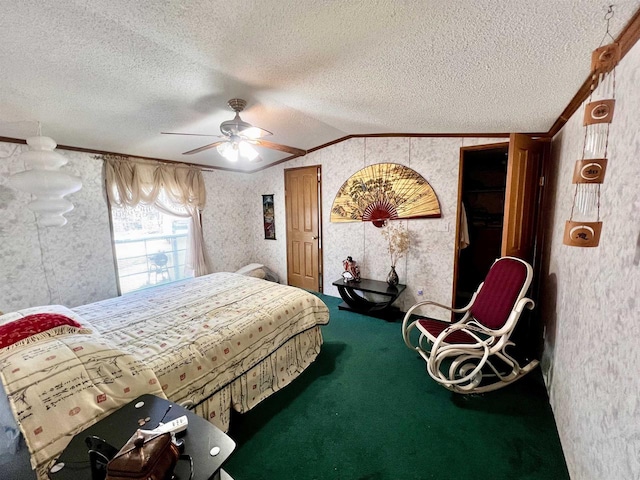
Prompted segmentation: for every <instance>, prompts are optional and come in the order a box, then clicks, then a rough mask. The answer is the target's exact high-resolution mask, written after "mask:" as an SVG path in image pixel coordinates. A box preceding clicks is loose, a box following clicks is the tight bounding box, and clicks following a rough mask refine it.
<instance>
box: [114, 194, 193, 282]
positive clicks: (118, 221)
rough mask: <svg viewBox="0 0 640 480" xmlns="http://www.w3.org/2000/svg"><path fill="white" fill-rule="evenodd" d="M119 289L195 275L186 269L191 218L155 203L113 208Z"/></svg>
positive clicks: (172, 280) (173, 280)
mask: <svg viewBox="0 0 640 480" xmlns="http://www.w3.org/2000/svg"><path fill="white" fill-rule="evenodd" d="M111 218H112V221H113V240H114V244H115V252H116V261H117V264H118V280H119V283H120V292H121V293H127V292H132V291H134V290H140V289H143V288H148V287H152V286H155V285H159V284H163V283H169V282H175V281H176V280H181V279H183V278H190V277H192V276H193V272H192V271H188V272H187V271H186V269H185V263H186V260H185V254H186V249H187V236H188V233H189V219H187V218H179V217H175V216H172V215H168V214H165V213H163V212H160V211H159V210H158V209H157V208H156V207H155V206H153V205H143V204H141V203H140V204H138V205H137V206H135V207H116V208H112V209H111Z"/></svg>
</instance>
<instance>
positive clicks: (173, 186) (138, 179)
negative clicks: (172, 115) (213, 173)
mask: <svg viewBox="0 0 640 480" xmlns="http://www.w3.org/2000/svg"><path fill="white" fill-rule="evenodd" d="M102 158H103V159H104V162H105V179H106V185H107V196H108V198H109V201H110V202H111V204H112V205H116V206H119V207H125V206H127V207H135V206H136V205H138V204H139V203H143V204H146V205H154V206H155V207H156V208H158V210H160V211H161V212H163V213H166V214H169V215H175V216H176V217H182V218H189V219H190V222H189V236H188V241H187V251H186V268H187V269H189V270H191V271H193V274H194V276H196V277H199V276H201V275H206V274H207V273H210V267H209V259H208V256H207V253H206V250H205V247H204V238H203V234H202V223H201V212H202V210H203V209H204V205H205V203H206V192H205V188H204V180H203V178H202V172H201V171H200V170H199V169H197V168H194V167H190V166H188V165H183V164H166V163H160V162H152V161H144V160H133V159H130V158H127V157H118V156H113V155H105V156H104V157H102Z"/></svg>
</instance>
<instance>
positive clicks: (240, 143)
mask: <svg viewBox="0 0 640 480" xmlns="http://www.w3.org/2000/svg"><path fill="white" fill-rule="evenodd" d="M227 104H228V105H229V107H231V109H232V110H233V111H234V112H236V116H235V117H234V118H233V120H227V121H225V122H222V123H221V124H220V131H221V132H222V135H206V134H199V133H174V132H161V133H162V134H164V135H193V136H197V137H218V138H222V139H223V140H218V141H217V142H213V143H210V144H208V145H204V146H202V147H198V148H195V149H193V150H189V151H188V152H184V153H183V155H193V154H194V153H200V152H203V151H205V150H209V149H210V148H214V147H215V148H216V150H217V151H218V153H219V154H220V155H222V156H223V157H224V158H226V159H227V160H229V161H232V162H236V161H237V160H238V158H239V157H243V158H247V159H249V160H250V161H254V160H261V158H260V155H259V154H258V151H257V150H256V149H255V148H253V145H256V146H259V147H265V148H270V149H272V150H278V151H280V152H285V153H290V154H292V155H297V156H302V155H305V154H306V153H307V152H306V150H302V149H300V148H295V147H289V146H287V145H281V144H279V143H273V142H268V141H267V140H263V139H262V137H266V136H268V135H272V133H271V132H269V131H268V130H265V129H264V128H260V127H254V126H253V125H251V124H250V123H247V122H245V121H244V120H242V119H241V118H240V112H241V111H242V110H244V108H245V107H246V106H247V102H246V101H245V100H242V99H241V98H232V99H231V100H229V102H228V103H227Z"/></svg>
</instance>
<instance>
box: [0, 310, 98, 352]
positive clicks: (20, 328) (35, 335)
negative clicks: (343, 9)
mask: <svg viewBox="0 0 640 480" xmlns="http://www.w3.org/2000/svg"><path fill="white" fill-rule="evenodd" d="M68 333H91V330H89V329H87V328H84V327H83V326H82V325H81V324H79V323H78V322H76V321H75V320H73V319H71V318H69V317H67V316H65V315H61V314H59V313H36V314H33V315H27V316H26V317H22V318H19V319H18V320H14V321H12V322H9V323H5V324H4V325H2V326H0V348H7V347H14V346H15V347H17V346H20V345H26V344H29V343H33V342H36V341H38V340H42V339H45V338H52V337H55V336H57V335H64V334H68Z"/></svg>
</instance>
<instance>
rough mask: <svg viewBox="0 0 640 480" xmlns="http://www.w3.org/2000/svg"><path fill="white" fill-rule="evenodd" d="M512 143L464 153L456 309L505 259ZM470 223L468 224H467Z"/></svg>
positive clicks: (484, 146) (461, 173)
mask: <svg viewBox="0 0 640 480" xmlns="http://www.w3.org/2000/svg"><path fill="white" fill-rule="evenodd" d="M508 154H509V143H500V144H492V145H483V146H481V147H469V148H463V149H462V150H461V152H460V156H461V158H460V186H459V188H460V202H461V203H460V205H459V215H460V222H459V224H458V233H459V235H458V239H459V242H458V248H457V252H458V258H457V269H456V273H457V275H456V280H455V282H454V289H455V291H454V306H456V307H458V308H459V307H462V306H464V305H466V304H467V303H469V300H471V296H472V295H473V292H474V291H475V290H476V289H477V288H478V285H480V283H481V282H482V281H483V280H484V278H485V276H486V274H487V272H488V271H489V268H490V267H491V265H492V264H493V262H494V261H495V259H496V258H498V257H500V256H501V249H502V234H503V224H504V210H505V193H506V186H507V166H508V158H509V157H508ZM465 220H466V221H465Z"/></svg>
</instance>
